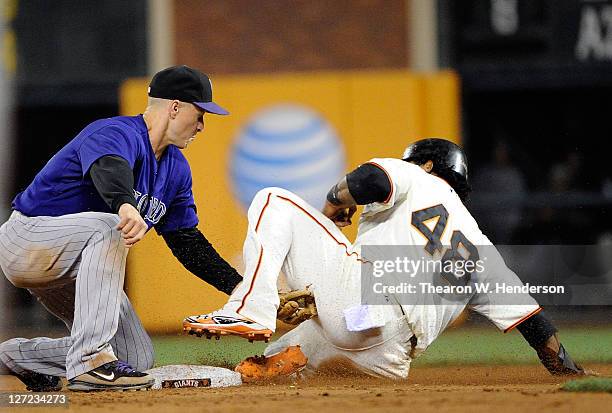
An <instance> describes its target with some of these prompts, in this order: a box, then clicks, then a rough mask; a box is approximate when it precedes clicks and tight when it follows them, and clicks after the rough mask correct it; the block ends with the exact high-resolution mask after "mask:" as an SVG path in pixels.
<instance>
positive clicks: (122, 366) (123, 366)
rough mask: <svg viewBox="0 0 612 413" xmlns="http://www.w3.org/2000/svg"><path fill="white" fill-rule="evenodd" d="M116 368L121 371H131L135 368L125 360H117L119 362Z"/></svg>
mask: <svg viewBox="0 0 612 413" xmlns="http://www.w3.org/2000/svg"><path fill="white" fill-rule="evenodd" d="M115 368H116V369H117V371H118V372H119V373H131V372H133V371H135V370H134V368H133V367H132V366H130V365H129V364H127V363H126V362H124V361H119V360H118V361H117V364H116V365H115Z"/></svg>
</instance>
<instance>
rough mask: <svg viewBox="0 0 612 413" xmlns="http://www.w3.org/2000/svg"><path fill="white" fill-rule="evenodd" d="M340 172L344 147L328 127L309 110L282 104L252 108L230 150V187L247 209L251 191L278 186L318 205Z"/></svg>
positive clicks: (343, 169)
mask: <svg viewBox="0 0 612 413" xmlns="http://www.w3.org/2000/svg"><path fill="white" fill-rule="evenodd" d="M344 172H345V156H344V148H343V146H342V144H341V143H340V141H339V139H338V136H337V135H336V131H335V130H334V129H333V128H332V126H331V125H330V124H329V123H328V122H327V121H326V120H325V119H324V118H322V117H321V116H320V115H319V114H318V113H316V112H314V111H313V110H311V109H309V108H307V107H304V106H299V105H293V104H283V105H275V106H272V107H268V108H265V109H263V110H261V111H259V112H257V113H256V114H255V115H254V116H253V117H252V118H251V119H250V120H249V121H248V122H247V124H246V125H245V127H244V128H243V129H242V131H241V132H240V135H239V136H238V138H237V140H236V142H235V144H234V148H233V151H232V155H231V170H230V173H231V179H232V183H233V185H234V192H235V194H236V197H237V198H238V199H239V200H240V203H241V204H242V205H243V206H244V207H245V209H246V208H248V206H249V205H250V203H251V200H252V199H253V197H254V196H255V194H256V193H257V192H258V191H259V190H261V189H263V188H266V187H270V186H277V187H280V188H284V189H287V190H289V191H291V192H294V193H296V194H298V195H299V196H300V197H302V198H303V199H304V200H306V201H307V202H308V203H309V204H311V205H313V206H314V207H317V208H321V207H322V206H323V204H324V202H325V196H326V194H327V191H328V190H329V188H331V187H332V185H334V184H335V183H336V182H337V181H338V180H339V179H340V178H341V177H342V176H343V174H344Z"/></svg>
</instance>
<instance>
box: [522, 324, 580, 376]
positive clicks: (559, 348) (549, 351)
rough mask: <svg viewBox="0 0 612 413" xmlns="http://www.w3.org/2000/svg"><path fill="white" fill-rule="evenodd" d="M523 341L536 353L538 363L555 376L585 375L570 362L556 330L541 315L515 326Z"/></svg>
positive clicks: (578, 367)
mask: <svg viewBox="0 0 612 413" xmlns="http://www.w3.org/2000/svg"><path fill="white" fill-rule="evenodd" d="M517 329H518V330H519V331H520V332H521V334H522V335H523V337H525V340H527V342H528V343H529V345H530V346H531V347H533V349H534V350H535V351H536V352H537V354H538V358H539V359H540V362H541V363H542V364H543V365H544V367H546V369H547V370H548V371H549V372H550V374H552V375H555V376H574V375H585V374H586V373H585V371H584V369H582V367H580V366H579V365H578V364H576V363H575V362H574V360H572V358H571V357H570V355H569V353H568V352H567V351H566V350H565V348H564V347H563V344H561V342H560V341H559V338H558V337H557V329H556V328H555V326H553V324H552V323H551V322H550V320H548V319H547V318H546V317H544V315H542V313H541V312H540V313H538V314H536V315H534V316H532V317H530V318H528V319H527V320H525V321H523V322H522V323H521V324H519V325H518V326H517Z"/></svg>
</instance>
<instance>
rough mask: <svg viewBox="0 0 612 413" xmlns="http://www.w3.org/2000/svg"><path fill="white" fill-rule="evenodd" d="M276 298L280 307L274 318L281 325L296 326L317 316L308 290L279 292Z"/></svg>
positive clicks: (311, 294)
mask: <svg viewBox="0 0 612 413" xmlns="http://www.w3.org/2000/svg"><path fill="white" fill-rule="evenodd" d="M278 297H279V298H280V305H279V306H278V311H277V313H276V318H278V319H279V320H280V321H282V322H283V323H287V324H292V325H298V324H300V323H301V322H303V321H306V320H309V319H311V318H312V317H314V316H316V315H317V306H316V304H315V298H314V294H313V293H312V291H310V290H309V289H308V288H306V289H304V290H292V291H289V292H285V293H282V292H281V293H278Z"/></svg>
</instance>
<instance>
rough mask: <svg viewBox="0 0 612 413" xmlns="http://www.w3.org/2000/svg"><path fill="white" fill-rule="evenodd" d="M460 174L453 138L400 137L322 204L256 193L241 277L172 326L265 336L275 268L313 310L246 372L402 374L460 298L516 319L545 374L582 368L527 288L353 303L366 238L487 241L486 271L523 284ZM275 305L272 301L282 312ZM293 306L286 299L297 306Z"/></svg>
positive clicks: (271, 325)
mask: <svg viewBox="0 0 612 413" xmlns="http://www.w3.org/2000/svg"><path fill="white" fill-rule="evenodd" d="M467 177H468V170H467V160H466V156H465V154H464V153H463V151H462V150H461V148H459V147H458V146H457V145H455V144H453V143H451V142H449V141H447V140H443V139H425V140H421V141H418V142H416V143H414V144H412V145H410V146H409V147H408V148H407V149H406V151H405V153H404V155H403V157H402V159H372V160H371V161H369V162H367V163H365V164H363V165H361V166H359V167H358V168H357V169H355V170H354V171H352V172H350V173H349V174H348V175H346V176H345V177H344V178H343V179H342V180H341V181H340V182H338V183H337V184H336V185H335V186H334V187H332V188H331V189H330V191H329V193H328V194H327V202H326V204H325V207H324V209H323V211H322V212H319V211H318V210H316V209H314V208H313V207H312V206H310V205H308V204H307V203H306V202H304V201H303V200H302V199H300V198H299V197H298V196H297V195H295V194H293V193H291V192H289V191H286V190H283V189H279V188H267V189H264V190H262V191H260V192H259V193H258V194H257V195H256V196H255V198H254V199H253V202H252V203H251V206H250V208H249V210H248V221H249V225H248V230H247V236H246V241H245V243H244V259H245V264H246V270H245V274H244V281H243V282H242V283H241V284H239V285H238V287H237V288H236V289H235V290H234V292H233V293H232V294H231V296H230V297H229V301H228V302H227V304H226V305H225V306H224V307H223V308H221V309H220V310H218V311H215V312H213V313H209V314H204V315H195V316H190V317H187V318H186V319H185V320H184V321H183V328H184V329H185V330H186V331H188V332H190V333H195V334H197V335H202V334H206V335H208V336H210V335H223V334H233V335H238V336H241V337H245V338H248V339H250V340H258V339H267V338H269V337H270V336H271V335H272V333H273V332H274V331H275V327H276V315H277V309H278V307H279V298H278V296H277V277H278V275H279V272H280V271H281V270H282V271H283V272H284V274H285V275H286V277H287V281H288V283H289V286H290V287H291V288H292V289H296V290H299V289H305V288H307V287H308V289H309V291H310V292H311V293H312V294H313V295H314V297H315V300H316V308H317V312H318V316H317V317H314V318H312V319H310V320H307V321H304V322H303V323H301V324H300V325H299V326H298V327H296V328H295V329H293V330H292V331H290V332H288V333H287V334H285V335H283V336H282V337H280V338H279V339H278V340H277V341H275V342H273V343H272V344H270V345H269V346H268V347H267V349H266V351H265V356H266V358H265V359H263V360H262V359H261V358H257V359H252V358H251V359H248V360H246V361H245V362H243V363H241V364H240V365H239V366H238V367H237V370H238V371H241V372H242V373H243V376H246V377H247V378H266V377H269V376H273V375H275V374H289V373H291V372H292V371H294V370H295V369H298V368H301V367H303V366H304V365H305V364H306V359H307V365H306V371H311V372H312V371H315V370H317V369H318V368H319V367H320V366H322V365H323V363H325V362H326V361H331V360H338V359H344V360H347V361H349V362H350V363H352V364H353V365H354V366H356V367H357V368H358V369H359V370H361V371H363V372H366V373H368V374H370V375H373V376H380V377H389V378H405V377H407V376H408V372H409V368H410V363H411V360H412V359H413V358H414V357H416V356H417V355H419V354H420V353H422V352H423V351H424V350H425V349H427V347H428V346H429V345H430V344H431V343H432V342H433V341H434V340H435V339H436V337H438V336H439V335H440V334H441V333H442V331H444V329H445V328H446V327H447V326H448V325H449V324H450V323H451V322H452V321H453V320H454V319H455V318H456V317H458V316H459V314H460V313H461V312H462V311H463V310H464V309H465V308H466V307H467V308H470V309H471V310H474V311H476V312H479V313H481V314H483V315H484V316H486V317H487V318H488V319H490V320H491V321H492V322H493V323H494V324H495V325H496V326H497V327H498V328H499V329H500V330H503V331H509V330H511V329H513V328H515V327H516V328H518V329H519V331H520V332H521V333H522V334H523V336H524V337H525V339H526V340H527V341H528V342H529V344H530V345H531V346H532V347H533V348H534V349H535V350H536V351H537V354H538V356H539V358H540V360H541V361H542V363H543V364H544V366H545V367H546V368H547V369H548V370H549V371H550V372H551V373H552V374H583V370H582V369H581V368H580V367H579V366H578V365H576V364H575V363H574V362H573V361H572V359H571V358H570V356H569V354H568V353H567V352H566V351H565V349H564V348H563V346H562V345H561V343H560V342H559V340H558V339H557V336H556V329H555V328H554V327H553V325H552V324H551V323H550V321H548V320H547V319H546V318H545V317H544V316H543V315H542V313H541V308H540V307H539V306H538V304H537V303H536V302H535V300H533V298H532V297H530V296H529V295H527V294H524V296H522V297H520V299H521V300H520V302H521V305H495V304H494V303H491V302H490V301H489V300H488V299H487V297H486V296H483V294H478V293H472V294H464V295H461V296H459V298H457V299H456V300H455V301H454V302H450V303H439V304H432V303H427V302H423V303H414V304H401V305H400V304H399V301H398V300H396V298H397V297H394V295H393V294H389V300H390V301H389V302H390V304H389V305H380V306H364V305H361V291H360V288H361V268H360V266H361V264H362V263H363V262H366V263H367V262H368V257H363V256H362V247H363V246H367V245H402V246H417V247H418V248H420V249H423V250H425V251H426V252H427V254H429V255H430V256H434V257H436V256H437V257H441V256H442V255H443V254H446V253H448V251H452V252H456V250H457V249H459V247H463V249H464V250H467V251H468V252H469V253H470V254H477V253H478V250H479V249H480V248H482V246H485V247H489V248H491V249H492V250H493V251H494V253H492V252H491V251H490V250H489V251H488V253H487V254H488V257H489V259H490V260H497V264H498V265H495V266H493V267H492V268H493V269H492V270H489V271H488V272H487V273H486V274H485V275H484V277H485V280H486V281H492V282H497V281H498V282H507V283H508V284H512V285H522V283H521V281H520V280H519V279H518V277H517V276H516V275H515V274H514V273H513V272H512V271H511V270H510V269H508V268H507V267H506V266H505V264H504V262H503V259H502V258H501V256H499V253H497V251H496V250H495V248H493V247H492V244H491V242H490V241H489V240H488V238H487V237H486V236H485V235H484V234H483V233H482V232H481V231H480V229H479V228H478V225H477V223H476V221H475V220H474V219H473V218H472V216H471V215H470V213H469V212H468V210H467V209H466V208H465V206H464V204H463V202H462V200H464V199H465V197H466V196H467V195H468V193H469V191H470V188H469V185H468V179H467ZM357 205H365V208H364V210H363V213H362V215H361V218H360V221H359V230H358V235H357V238H356V241H355V243H354V244H351V243H350V242H349V241H348V239H347V238H346V237H345V236H344V235H343V234H342V232H341V231H340V229H339V228H338V227H344V226H346V225H350V224H351V217H352V215H353V214H354V212H355V209H356V206H357ZM476 246H478V247H476ZM444 251H446V253H445V252H444ZM366 265H367V264H366ZM286 307H287V306H286V304H285V303H283V307H282V309H281V310H282V311H284V310H286ZM296 307H298V306H293V307H290V308H289V309H291V308H294V309H295V310H296V312H299V311H303V309H298V308H296ZM300 317H301V318H307V315H306V314H304V313H302V314H301V315H300ZM298 345H299V346H301V352H300V351H299V348H297V347H296V346H298ZM304 356H305V357H304ZM279 366H285V367H282V368H281V367H279Z"/></svg>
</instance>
